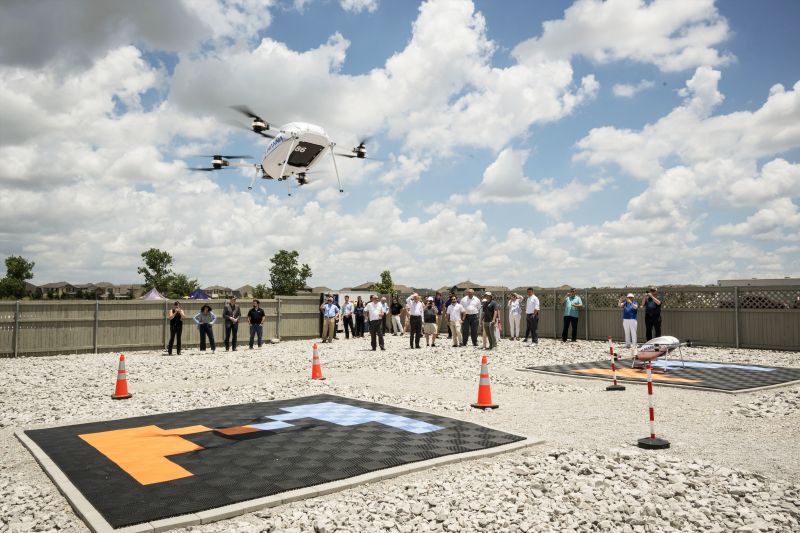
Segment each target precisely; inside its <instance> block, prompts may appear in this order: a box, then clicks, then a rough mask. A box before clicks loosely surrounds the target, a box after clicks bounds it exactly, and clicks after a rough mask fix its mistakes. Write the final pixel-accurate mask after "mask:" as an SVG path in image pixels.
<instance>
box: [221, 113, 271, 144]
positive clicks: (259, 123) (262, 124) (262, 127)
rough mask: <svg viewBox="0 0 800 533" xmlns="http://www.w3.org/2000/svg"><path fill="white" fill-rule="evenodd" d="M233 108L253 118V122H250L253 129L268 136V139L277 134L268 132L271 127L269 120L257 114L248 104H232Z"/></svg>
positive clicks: (263, 135)
mask: <svg viewBox="0 0 800 533" xmlns="http://www.w3.org/2000/svg"><path fill="white" fill-rule="evenodd" d="M231 109H233V110H235V111H238V112H239V113H241V114H242V115H244V116H246V117H249V118H251V119H253V123H252V124H250V130H251V131H253V132H255V133H258V134H259V135H261V136H262V137H267V138H268V139H274V138H275V135H272V134H271V133H267V131H268V130H269V129H270V127H269V122H267V121H266V120H264V119H263V118H261V117H260V116H258V115H256V114H255V112H253V110H252V109H250V108H249V107H247V106H246V105H233V106H231Z"/></svg>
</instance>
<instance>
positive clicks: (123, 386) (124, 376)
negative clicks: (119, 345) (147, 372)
mask: <svg viewBox="0 0 800 533" xmlns="http://www.w3.org/2000/svg"><path fill="white" fill-rule="evenodd" d="M131 396H133V394H131V393H129V392H128V373H127V372H125V354H119V370H117V388H116V390H114V394H112V395H111V398H113V399H114V400H125V399H127V398H130V397H131Z"/></svg>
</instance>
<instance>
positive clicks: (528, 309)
mask: <svg viewBox="0 0 800 533" xmlns="http://www.w3.org/2000/svg"><path fill="white" fill-rule="evenodd" d="M538 310H539V298H537V296H536V295H535V294H534V295H533V296H528V298H527V299H526V303H525V314H527V315H532V314H533V313H534V312H535V311H538Z"/></svg>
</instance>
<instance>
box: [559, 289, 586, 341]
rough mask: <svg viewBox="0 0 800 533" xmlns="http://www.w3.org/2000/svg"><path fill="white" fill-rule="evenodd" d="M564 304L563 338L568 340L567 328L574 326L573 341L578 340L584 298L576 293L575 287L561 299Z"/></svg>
mask: <svg viewBox="0 0 800 533" xmlns="http://www.w3.org/2000/svg"><path fill="white" fill-rule="evenodd" d="M561 302H562V303H563V304H564V329H563V330H562V331H561V340H562V341H564V342H567V330H568V329H569V327H570V326H572V342H575V341H577V340H578V316H579V314H578V311H579V310H580V309H583V300H581V297H580V296H578V295H577V294H575V289H570V290H569V292H568V293H567V295H566V296H565V297H564V298H563V299H562V300H561Z"/></svg>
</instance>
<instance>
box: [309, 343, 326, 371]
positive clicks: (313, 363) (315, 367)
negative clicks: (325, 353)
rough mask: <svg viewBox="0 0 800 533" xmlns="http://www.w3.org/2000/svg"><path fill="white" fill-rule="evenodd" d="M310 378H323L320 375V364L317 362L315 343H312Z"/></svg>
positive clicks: (317, 355)
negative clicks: (312, 354)
mask: <svg viewBox="0 0 800 533" xmlns="http://www.w3.org/2000/svg"><path fill="white" fill-rule="evenodd" d="M311 379H325V378H324V377H322V365H320V364H319V350H318V349H317V343H316V342H315V343H314V356H313V359H312V360H311Z"/></svg>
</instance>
